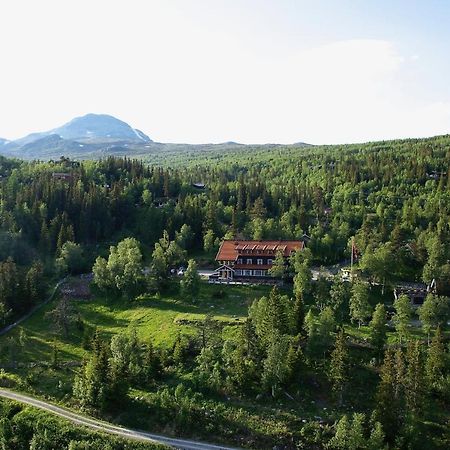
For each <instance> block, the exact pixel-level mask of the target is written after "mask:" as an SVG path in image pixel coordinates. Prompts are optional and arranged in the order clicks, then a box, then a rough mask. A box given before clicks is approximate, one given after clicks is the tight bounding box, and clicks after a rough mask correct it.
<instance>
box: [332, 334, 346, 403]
mask: <svg viewBox="0 0 450 450" xmlns="http://www.w3.org/2000/svg"><path fill="white" fill-rule="evenodd" d="M328 377H329V379H330V381H331V383H332V385H333V391H334V392H335V393H336V395H337V398H338V405H339V406H341V405H342V400H343V394H344V388H345V384H346V382H347V379H348V349H347V343H346V341H345V334H344V330H343V329H341V330H340V331H339V332H338V334H337V336H336V342H335V345H334V350H333V352H332V353H331V359H330V369H329V372H328Z"/></svg>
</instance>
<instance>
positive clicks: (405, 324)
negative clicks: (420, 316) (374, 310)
mask: <svg viewBox="0 0 450 450" xmlns="http://www.w3.org/2000/svg"><path fill="white" fill-rule="evenodd" d="M394 308H395V314H394V317H393V318H392V321H393V322H394V325H395V331H397V335H398V339H399V342H400V344H401V343H402V342H403V341H404V340H405V339H406V338H407V337H408V335H409V323H410V321H411V315H412V309H411V302H410V301H409V298H408V297H407V296H406V295H403V294H402V295H400V296H399V297H398V298H397V299H396V300H395V301H394Z"/></svg>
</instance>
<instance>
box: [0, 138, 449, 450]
mask: <svg viewBox="0 0 450 450" xmlns="http://www.w3.org/2000/svg"><path fill="white" fill-rule="evenodd" d="M449 161H450V137H448V136H444V137H436V138H430V139H423V140H405V141H392V142H379V143H370V144H362V145H349V146H327V147H303V146H302V147H298V148H295V147H283V146H273V147H270V146H264V147H252V148H249V149H246V150H242V149H240V150H239V151H235V152H234V151H230V152H220V151H216V152H213V151H211V152H203V153H199V154H198V155H192V157H191V158H188V155H186V154H179V155H176V156H173V157H168V158H166V159H165V160H161V164H159V165H158V166H156V165H151V164H149V163H148V161H147V162H146V161H145V160H133V159H128V158H114V157H107V158H105V159H101V160H98V161H83V162H79V161H73V160H71V159H69V158H64V157H62V158H61V159H60V160H58V161H50V162H37V161H36V162H24V161H19V160H11V159H5V158H1V159H0V200H1V202H0V322H1V323H2V325H5V324H7V323H9V322H11V321H13V320H14V319H15V318H16V317H18V316H20V315H22V314H23V313H25V312H26V311H28V310H30V308H32V307H33V306H34V305H37V304H39V303H40V301H41V300H42V299H43V298H44V297H45V295H46V293H47V291H48V290H49V289H50V287H51V286H53V284H54V282H55V281H56V280H58V279H61V278H63V277H66V276H68V275H79V274H82V273H90V272H91V271H92V272H93V275H92V276H93V283H92V290H93V292H94V293H95V295H96V296H97V297H98V298H101V299H105V300H104V301H105V302H106V304H108V305H109V306H108V308H110V309H111V308H112V309H113V308H114V307H115V306H114V305H117V302H120V304H122V305H123V304H124V303H125V304H127V303H126V302H132V301H135V302H137V301H144V300H145V301H147V300H148V304H149V305H152V304H153V305H155V304H157V302H160V301H162V300H161V299H163V300H164V298H166V297H169V296H173V297H175V298H176V299H177V300H179V301H180V302H183V304H185V305H187V306H186V308H190V307H191V305H193V307H197V308H198V307H199V305H200V300H198V299H199V298H200V297H199V296H201V295H203V296H206V297H208V298H209V299H211V298H214V299H215V301H216V302H217V303H219V304H220V303H221V302H224V303H225V302H230V301H231V300H232V299H231V298H230V295H229V294H228V293H227V291H226V288H222V287H216V286H214V287H213V286H208V285H205V283H202V282H201V281H200V278H199V276H198V274H197V264H198V262H197V260H198V261H199V262H200V263H202V264H205V265H211V264H212V258H213V255H214V252H215V251H216V249H217V248H218V246H219V244H220V242H221V240H222V239H224V238H228V239H230V238H233V237H241V238H249V239H257V240H260V239H303V240H305V242H306V245H307V250H306V251H304V252H302V253H298V254H295V255H294V256H293V257H292V258H291V260H290V262H289V266H290V270H289V272H290V273H291V274H292V275H294V276H293V283H292V284H291V283H290V282H286V283H284V285H282V286H281V287H280V289H277V288H274V289H271V290H269V289H266V290H265V291H264V292H261V295H259V296H258V298H256V299H252V301H251V302H250V303H249V304H248V305H247V304H246V305H245V312H244V315H245V320H242V322H241V323H240V324H239V325H235V326H230V327H228V328H230V329H228V328H227V327H226V326H225V327H224V325H223V323H220V321H217V320H216V319H214V317H213V314H214V311H212V312H211V313H209V314H206V317H205V318H204V320H200V321H195V323H189V325H192V326H193V329H195V332H193V333H191V334H188V335H185V334H183V333H179V334H177V335H176V337H175V339H174V340H173V342H170V345H165V346H164V345H163V346H159V347H155V346H154V344H153V343H152V342H151V341H150V340H145V339H142V338H141V337H139V335H138V333H137V332H136V331H135V330H132V329H131V330H130V329H128V330H126V332H123V333H120V334H115V335H113V336H111V335H108V334H106V333H103V334H102V332H101V330H99V329H97V330H96V329H95V328H94V327H93V326H92V325H89V324H87V323H86V321H85V320H84V318H83V317H82V316H81V313H80V312H78V315H77V314H75V313H74V312H73V311H71V309H73V308H75V306H73V305H69V304H68V302H67V299H66V298H65V297H62V299H61V300H60V301H59V302H58V303H57V304H56V305H55V307H54V309H52V310H51V311H48V312H47V314H48V315H49V316H50V317H51V318H52V320H53V322H55V323H56V325H59V334H60V335H61V336H62V339H63V340H64V339H66V340H68V341H70V340H71V339H72V340H73V341H76V342H78V344H79V345H80V346H82V348H83V349H84V351H85V355H84V358H83V361H82V363H81V367H79V369H78V370H77V371H76V373H75V374H74V375H73V376H72V378H71V379H70V386H71V389H70V392H68V393H65V394H66V397H64V398H65V399H67V398H68V397H70V398H71V401H74V402H75V404H76V405H77V406H78V407H80V408H83V409H85V410H87V411H90V412H91V413H93V414H113V413H114V411H115V412H117V410H118V409H120V407H122V406H124V405H128V406H127V407H128V410H129V411H131V410H135V411H139V414H140V416H141V418H142V420H144V418H145V420H146V422H145V423H141V424H139V425H140V426H143V427H145V426H147V427H148V426H149V424H150V425H151V427H152V428H155V429H158V430H160V431H161V430H163V431H164V429H167V427H168V424H171V431H173V432H178V433H182V434H189V431H190V432H195V433H197V434H198V435H200V436H201V437H203V438H205V439H208V437H209V436H210V435H211V436H214V437H215V438H217V439H220V440H223V441H225V442H230V441H233V444H235V445H243V446H246V447H250V448H272V447H273V446H274V445H279V446H280V447H279V448H286V449H291V448H318V449H319V448H337V449H356V448H361V449H363V448H364V449H379V448H384V447H385V446H387V445H388V446H389V448H399V449H403V448H405V449H406V448H413V449H416V448H417V449H421V448H446V447H448V445H449V444H450V435H449V432H448V430H449V426H450V415H449V405H450V403H449V400H450V399H449V396H448V393H449V392H450V371H449V354H448V351H449V349H448V333H447V330H446V327H447V321H448V317H449V305H448V303H449V300H448V297H445V295H448V292H449V283H450V168H449ZM352 241H353V242H354V246H353V250H352ZM352 251H354V256H355V258H356V260H355V263H356V264H355V266H356V267H355V269H356V270H357V272H358V274H359V276H358V278H357V281H355V282H352V283H348V282H343V281H342V280H341V279H340V278H339V277H338V276H336V277H335V278H334V279H325V278H321V277H319V279H318V280H315V281H314V282H313V280H312V277H311V267H313V266H331V265H333V264H336V263H342V264H346V263H347V264H348V261H349V259H350V254H351V252H352ZM182 264H183V265H185V264H188V269H187V270H186V272H185V275H184V276H183V279H182V280H181V281H180V282H179V281H178V280H174V279H173V277H171V276H170V269H171V268H176V267H178V266H179V265H182ZM279 269H280V273H277V277H278V278H280V281H281V280H282V279H283V278H285V277H284V273H283V270H284V269H283V268H282V267H281V268H279ZM433 280H435V283H436V286H437V290H436V292H435V293H430V294H429V295H428V296H427V298H426V301H425V303H424V305H423V306H422V307H421V308H420V309H419V310H418V312H417V318H418V319H419V320H420V327H419V328H417V329H416V328H413V327H412V326H411V319H413V318H415V317H416V312H414V311H413V310H412V308H411V305H410V303H409V299H408V298H407V297H405V296H400V297H399V298H398V299H397V300H396V301H395V302H394V303H393V298H392V295H391V294H392V290H391V288H392V286H393V285H394V284H395V283H396V282H397V281H409V282H414V281H415V282H424V283H426V284H430V283H431V282H432V281H433ZM385 288H387V289H385ZM134 299H138V300H134ZM139 299H141V300H139ZM142 299H143V300H142ZM128 305H130V308H131V307H132V306H131V303H128ZM227 330H228V331H227ZM21 339H22V341H23V342H25V341H26V338H24V337H23V336H22V337H21ZM22 341H21V340H20V339H18V340H17V342H16V343H15V344H14V345H13V344H12V341H10V342H9V344H8V345H9V349H10V350H9V351H10V354H11V355H13V356H10V358H9V362H10V365H12V366H13V367H14V366H15V365H16V364H15V363H16V361H15V359H14V358H15V356H14V355H15V354H18V353H20V351H19V349H20V348H21V346H25V345H26V344H22V343H21V342H22ZM11 349H13V350H14V351H12V350H11ZM6 359H8V358H7V357H6ZM50 365H51V367H52V368H53V369H52V370H61V371H63V370H64V369H62V367H64V366H63V365H61V364H60V363H59V362H58V350H57V347H56V345H55V347H54V351H53V353H52V360H51V362H50ZM61 376H62V375H61ZM34 382H35V381H33V379H32V377H31V376H30V377H27V380H26V381H24V382H22V384H21V386H22V387H24V388H26V389H28V388H30V387H33V383H34ZM34 389H37V387H36V386H34ZM37 390H38V391H39V389H37ZM142 390H144V391H145V392H146V395H147V397H145V401H142V402H140V403H139V402H137V403H136V399H134V400H133V399H131V398H130V392H135V391H139V392H140V391H142ZM147 391H148V392H147ZM67 396H68V397H67ZM286 401H287V402H289V401H292V402H293V403H292V405H289V403H287V404H286V403H285V402H286ZM306 404H309V405H311V404H314V405H315V406H314V408H315V409H314V414H315V416H314V417H316V419H314V420H309V419H308V420H306V419H302V415H304V414H305V405H306ZM324 405H326V406H324ZM319 407H321V409H322V415H324V414H325V413H324V411H325V410H327V409H330V410H332V411H333V412H332V413H331V411H330V414H331V415H330V416H329V418H328V419H326V420H325V419H323V418H322V417H319V416H318V413H317V408H319ZM309 408H311V406H309ZM149 410H150V411H153V412H155V411H156V412H157V413H155V414H153V415H150V416H149ZM274 411H278V413H275V412H274ZM327 414H328V413H327ZM121 417H122V419H123V420H124V421H125V423H126V422H127V419H126V417H128V420H130V421H131V419H130V416H126V414H125V413H124V414H123V415H122V416H121ZM124 417H125V419H124ZM133 417H134V416H133ZM134 419H135V417H134ZM126 424H128V425H129V424H130V423H126ZM199 424H201V425H202V426H201V427H199ZM165 427H166V428H165ZM28 434H30V431H28ZM236 440H237V441H236ZM65 442H66V441H65ZM15 448H22V447H19V446H18V447H15ZM39 448H41V447H39ZM42 448H52V447H42ZM71 448H72V447H71ZM74 448H78V447H74ZM80 448H81V447H80ZM111 448H116V447H111ZM117 448H120V447H117Z"/></svg>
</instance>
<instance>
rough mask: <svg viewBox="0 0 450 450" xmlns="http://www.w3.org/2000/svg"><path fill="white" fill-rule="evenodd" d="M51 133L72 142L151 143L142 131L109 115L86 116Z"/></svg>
mask: <svg viewBox="0 0 450 450" xmlns="http://www.w3.org/2000/svg"><path fill="white" fill-rule="evenodd" d="M50 133H51V134H57V135H59V136H61V137H62V138H63V139H69V140H72V141H111V142H112V141H137V142H151V139H150V138H149V137H148V136H147V135H145V134H144V133H143V132H142V131H140V130H135V129H134V128H131V127H130V125H128V124H127V123H125V122H123V121H122V120H119V119H116V118H115V117H113V116H108V115H107V114H86V115H85V116H82V117H77V118H75V119H73V120H71V121H70V122H68V123H66V124H65V125H63V126H62V127H59V128H55V129H54V130H51V132H50Z"/></svg>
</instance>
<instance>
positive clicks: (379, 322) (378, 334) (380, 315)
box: [369, 303, 387, 361]
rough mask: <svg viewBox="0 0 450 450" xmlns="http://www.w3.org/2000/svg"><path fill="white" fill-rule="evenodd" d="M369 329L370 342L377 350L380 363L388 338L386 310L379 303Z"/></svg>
mask: <svg viewBox="0 0 450 450" xmlns="http://www.w3.org/2000/svg"><path fill="white" fill-rule="evenodd" d="M369 327H370V342H371V344H372V345H373V347H374V349H375V354H376V355H377V359H378V361H379V360H380V359H381V357H382V355H383V349H384V345H385V344H386V338H387V329H386V309H385V307H384V305H383V304H381V303H378V305H377V306H376V308H375V311H374V313H373V316H372V320H371V321H370V323H369Z"/></svg>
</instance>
